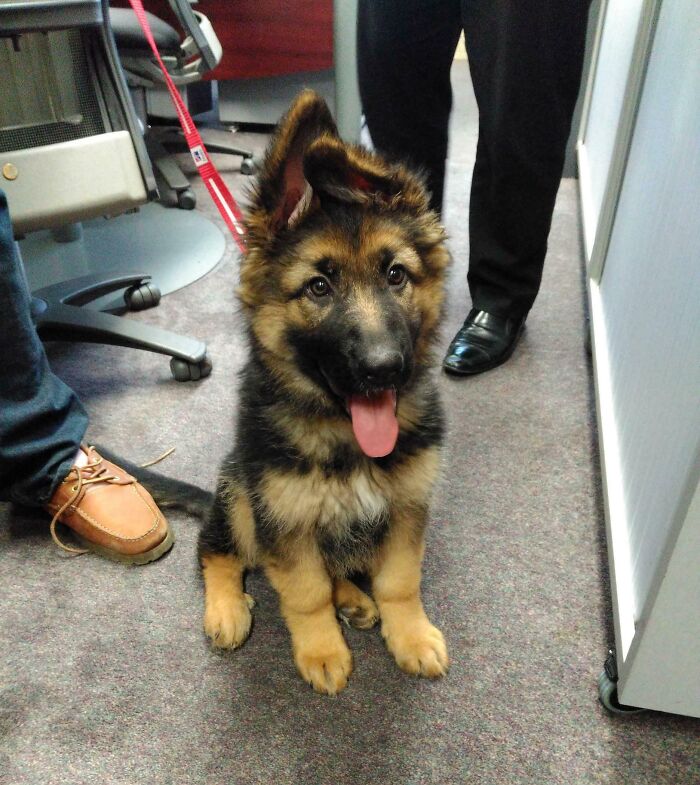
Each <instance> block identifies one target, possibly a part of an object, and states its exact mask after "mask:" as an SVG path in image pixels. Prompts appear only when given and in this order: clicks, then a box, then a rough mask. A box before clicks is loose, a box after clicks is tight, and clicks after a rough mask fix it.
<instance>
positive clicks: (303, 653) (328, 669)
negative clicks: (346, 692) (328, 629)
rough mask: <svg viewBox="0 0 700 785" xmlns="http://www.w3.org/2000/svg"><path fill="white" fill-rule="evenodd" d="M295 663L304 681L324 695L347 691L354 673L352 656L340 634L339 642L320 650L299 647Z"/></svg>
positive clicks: (303, 646) (312, 647)
mask: <svg viewBox="0 0 700 785" xmlns="http://www.w3.org/2000/svg"><path fill="white" fill-rule="evenodd" d="M294 661H295V662H296V665H297V668H298V669H299V673H300V674H301V677H302V679H304V681H306V682H308V683H309V684H310V685H311V686H312V687H313V688H314V689H315V690H316V692H320V693H322V694H324V695H336V694H337V693H339V692H340V691H341V690H343V689H345V687H346V685H347V683H348V678H349V677H350V673H351V671H352V654H351V653H350V649H348V647H347V645H346V644H345V641H344V640H343V638H342V636H341V635H340V634H339V640H338V641H336V642H335V643H334V644H331V645H329V643H328V642H327V643H326V645H325V646H324V647H323V648H320V649H319V648H315V647H314V646H306V645H304V644H301V645H299V646H297V648H296V651H295V654H294Z"/></svg>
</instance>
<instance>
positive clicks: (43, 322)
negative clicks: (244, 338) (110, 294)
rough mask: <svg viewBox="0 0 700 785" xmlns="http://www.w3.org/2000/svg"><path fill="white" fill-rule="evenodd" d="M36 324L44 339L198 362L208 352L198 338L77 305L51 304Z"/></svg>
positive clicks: (39, 315)
mask: <svg viewBox="0 0 700 785" xmlns="http://www.w3.org/2000/svg"><path fill="white" fill-rule="evenodd" d="M35 323H36V328H37V332H38V333H39V336H40V337H41V338H42V339H43V340H45V341H80V342H86V343H103V344H109V345H113V346H126V347H128V348H131V349H145V350H146V351H149V352H156V353H158V354H165V355H168V356H170V357H175V358H177V359H180V360H184V361H185V362H186V363H191V364H195V365H196V364H198V363H201V362H203V361H204V360H205V359H206V355H207V346H206V344H205V343H203V342H202V341H198V340H197V339H195V338H189V337H187V336H184V335H177V334H176V333H172V332H170V331H169V330H162V329H161V328H160V327H154V326H153V325H150V324H143V323H141V322H135V321H133V320H131V319H125V318H123V317H121V316H113V315H112V314H109V313H102V312H101V311H91V310H88V309H87V308H80V307H78V306H75V305H64V304H62V303H58V304H49V305H48V307H47V309H46V310H45V311H44V312H43V313H41V314H38V315H37V316H36V322H35Z"/></svg>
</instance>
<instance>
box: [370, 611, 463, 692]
mask: <svg viewBox="0 0 700 785" xmlns="http://www.w3.org/2000/svg"><path fill="white" fill-rule="evenodd" d="M382 635H383V636H384V639H385V641H386V645H387V648H388V649H389V651H390V652H391V653H392V654H393V655H394V659H395V660H396V663H397V665H398V666H399V668H401V670H403V671H406V673H412V674H414V675H416V676H427V677H428V678H431V679H435V678H438V677H439V676H444V675H445V673H447V669H448V668H449V665H450V660H449V658H448V656H447V646H446V645H445V639H444V638H443V635H442V633H441V632H440V630H438V628H437V627H434V626H433V625H432V624H431V623H430V622H429V621H427V620H426V621H424V622H420V623H418V624H416V625H413V624H410V623H405V624H396V623H394V624H386V623H385V624H384V625H383V626H382Z"/></svg>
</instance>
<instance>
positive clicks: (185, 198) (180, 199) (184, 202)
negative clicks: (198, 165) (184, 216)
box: [177, 188, 197, 210]
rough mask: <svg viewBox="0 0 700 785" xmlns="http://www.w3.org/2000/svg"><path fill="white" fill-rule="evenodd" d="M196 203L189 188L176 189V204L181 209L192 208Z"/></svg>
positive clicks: (195, 198)
mask: <svg viewBox="0 0 700 785" xmlns="http://www.w3.org/2000/svg"><path fill="white" fill-rule="evenodd" d="M196 204H197V197H196V196H195V195H194V191H193V190H192V189H191V188H185V190H184V191H178V194H177V206H178V207H179V208H180V209H181V210H194V208H195V206H196Z"/></svg>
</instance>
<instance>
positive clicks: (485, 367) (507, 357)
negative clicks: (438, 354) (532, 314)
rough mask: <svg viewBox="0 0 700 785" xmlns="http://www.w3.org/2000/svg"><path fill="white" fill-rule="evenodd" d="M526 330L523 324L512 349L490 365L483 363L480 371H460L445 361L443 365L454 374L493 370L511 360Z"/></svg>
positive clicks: (475, 373) (472, 374) (475, 374)
mask: <svg viewBox="0 0 700 785" xmlns="http://www.w3.org/2000/svg"><path fill="white" fill-rule="evenodd" d="M524 332H525V325H524V324H523V326H522V327H521V328H520V330H519V332H518V335H517V336H516V338H515V340H514V341H513V343H512V344H511V347H510V349H508V351H507V352H506V353H505V354H504V355H502V356H501V357H499V358H498V360H494V361H493V362H490V363H489V364H488V365H483V366H482V367H481V368H479V370H478V371H460V370H458V369H457V368H453V367H452V366H451V365H446V364H445V362H444V361H443V363H442V367H443V369H444V370H445V371H446V372H447V373H449V374H452V375H453V376H477V375H478V374H480V373H486V371H492V370H493V369H494V368H498V366H499V365H503V363H504V362H506V361H507V360H510V358H511V357H512V356H513V352H514V351H515V349H516V347H517V345H518V343H520V339H521V337H522V335H523V333H524Z"/></svg>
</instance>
